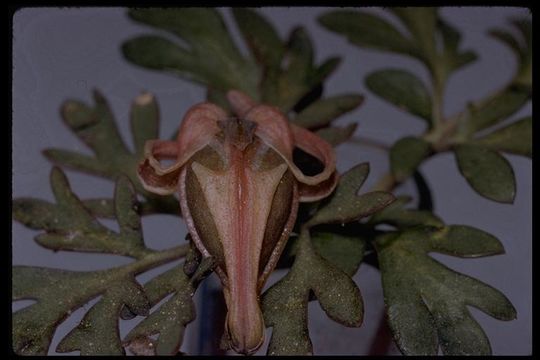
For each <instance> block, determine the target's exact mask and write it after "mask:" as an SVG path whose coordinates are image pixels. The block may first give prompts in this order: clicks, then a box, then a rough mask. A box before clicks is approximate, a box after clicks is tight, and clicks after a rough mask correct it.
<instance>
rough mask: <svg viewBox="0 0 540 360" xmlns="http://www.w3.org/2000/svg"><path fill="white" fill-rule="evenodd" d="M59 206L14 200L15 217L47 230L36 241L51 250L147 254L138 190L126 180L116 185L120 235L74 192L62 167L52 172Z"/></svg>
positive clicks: (29, 224)
mask: <svg viewBox="0 0 540 360" xmlns="http://www.w3.org/2000/svg"><path fill="white" fill-rule="evenodd" d="M51 186H52V190H53V193H54V195H55V198H56V204H51V203H48V202H45V201H42V200H37V199H30V198H23V199H15V200H14V201H13V218H14V219H15V220H17V221H19V222H21V223H23V224H24V225H26V226H28V227H31V228H34V229H40V230H45V233H44V234H39V235H38V236H37V237H36V241H37V242H38V243H39V244H40V245H42V246H44V247H46V248H49V249H53V250H55V251H57V250H67V251H88V252H104V253H112V254H119V255H125V256H130V257H134V258H139V257H141V256H143V255H144V254H146V253H147V252H148V251H149V250H147V249H146V248H145V246H144V242H143V239H142V232H141V224H140V219H139V215H138V213H137V211H136V198H135V191H134V189H133V186H132V185H131V183H130V181H129V180H128V179H127V178H126V177H120V178H119V179H118V182H117V186H116V194H115V215H116V218H117V220H118V224H119V226H120V233H116V232H114V231H112V230H109V229H108V228H107V227H105V226H103V225H101V224H100V223H99V222H98V221H97V220H96V219H95V218H94V217H93V216H92V215H91V214H90V212H89V211H88V210H87V209H86V208H85V207H84V205H83V204H82V202H81V201H80V200H79V198H78V197H77V196H76V195H75V194H74V193H73V192H72V191H71V188H70V186H69V183H68V180H67V178H66V176H65V175H64V173H63V172H62V170H60V168H57V167H54V168H53V169H52V171H51Z"/></svg>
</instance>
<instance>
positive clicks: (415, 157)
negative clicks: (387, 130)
mask: <svg viewBox="0 0 540 360" xmlns="http://www.w3.org/2000/svg"><path fill="white" fill-rule="evenodd" d="M430 153H431V144H430V143H428V142H427V141H425V140H423V139H421V138H417V137H414V136H407V137H404V138H402V139H399V140H398V141H397V142H396V143H395V144H394V145H393V146H392V148H391V149H390V168H391V171H392V175H394V177H395V178H396V180H397V181H399V182H402V181H405V180H406V179H408V178H409V177H410V176H411V175H412V174H413V173H414V172H415V171H416V169H417V168H418V166H420V164H421V163H422V161H423V160H424V159H425V158H427V157H428V156H429V155H430Z"/></svg>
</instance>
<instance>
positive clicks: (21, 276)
mask: <svg viewBox="0 0 540 360" xmlns="http://www.w3.org/2000/svg"><path fill="white" fill-rule="evenodd" d="M128 270H129V268H128V267H127V266H124V267H122V268H117V269H111V270H103V271H96V272H76V271H67V270H59V269H48V268H38V267H29V266H15V267H14V268H13V279H12V280H13V282H12V284H13V300H14V301H15V300H22V299H36V300H37V303H35V304H33V305H31V306H28V307H26V308H24V309H22V310H19V311H17V312H15V313H14V314H13V348H14V350H15V352H17V353H19V354H26V355H30V354H46V353H47V350H48V347H49V344H50V342H51V340H52V336H53V334H54V331H55V329H56V327H57V326H58V325H59V323H60V322H61V321H62V320H63V319H64V318H66V317H67V316H68V315H69V314H71V312H72V311H74V310H75V309H76V308H78V307H80V306H81V305H83V304H84V303H86V302H87V301H88V300H90V299H92V298H93V297H95V296H98V295H99V294H100V293H102V292H103V291H106V290H107V289H112V290H110V291H117V295H116V296H118V297H119V298H118V299H117V300H118V301H119V302H120V303H128V304H134V303H136V304H137V306H133V308H134V310H135V311H138V312H139V313H141V314H142V313H144V311H145V310H146V311H147V310H148V308H147V307H146V306H147V304H145V303H144V301H140V300H136V299H135V298H134V297H133V293H132V292H130V291H125V289H124V288H118V289H116V290H114V289H115V287H118V285H119V283H118V282H115V281H114V280H115V279H117V280H118V281H120V279H123V280H122V281H121V282H123V283H125V282H126V281H125V278H126V277H127V276H129V272H128ZM59 294H62V295H61V296H60V297H59ZM105 318H107V317H105ZM114 319H115V318H110V319H104V321H105V322H107V321H113V320H114ZM102 325H106V324H105V323H102ZM108 328H109V330H111V328H110V327H108ZM95 335H97V334H95ZM109 335H110V334H109ZM109 338H110V337H109ZM101 345H103V346H105V344H96V346H101ZM109 345H110V344H109Z"/></svg>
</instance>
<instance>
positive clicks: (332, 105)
mask: <svg viewBox="0 0 540 360" xmlns="http://www.w3.org/2000/svg"><path fill="white" fill-rule="evenodd" d="M363 100H364V97H363V96H362V95H354V94H350V95H339V96H333V97H330V98H326V99H322V100H319V101H316V102H314V103H312V104H311V105H310V106H308V107H307V108H305V109H304V110H303V111H302V112H300V113H299V114H298V115H297V116H296V117H295V118H294V120H293V121H292V122H293V123H294V124H296V125H298V126H302V127H305V128H308V129H312V128H318V127H321V126H325V125H328V124H329V123H330V122H331V121H332V120H335V119H336V118H337V117H339V116H341V115H343V114H345V113H348V112H349V111H352V110H354V109H356V108H357V107H358V106H360V104H362V102H363Z"/></svg>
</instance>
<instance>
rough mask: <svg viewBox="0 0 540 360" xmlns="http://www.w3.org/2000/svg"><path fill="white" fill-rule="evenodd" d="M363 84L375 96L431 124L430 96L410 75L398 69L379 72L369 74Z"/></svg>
mask: <svg viewBox="0 0 540 360" xmlns="http://www.w3.org/2000/svg"><path fill="white" fill-rule="evenodd" d="M365 82H366V86H367V87H368V88H369V89H370V90H371V91H373V92H374V93H375V94H376V95H377V96H380V97H382V98H383V99H385V100H387V101H389V102H391V103H392V104H394V105H396V106H398V107H399V108H401V109H403V110H405V111H408V112H410V113H412V114H414V115H417V116H420V117H421V118H423V119H424V120H427V122H428V124H431V122H432V119H431V109H432V105H431V95H430V94H429V91H428V90H427V89H426V87H425V85H424V84H423V83H422V81H421V80H420V79H418V78H417V77H416V76H415V75H413V74H412V73H410V72H408V71H405V70H400V69H386V70H379V71H375V72H372V73H371V74H369V75H368V76H367V77H366V80H365Z"/></svg>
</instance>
